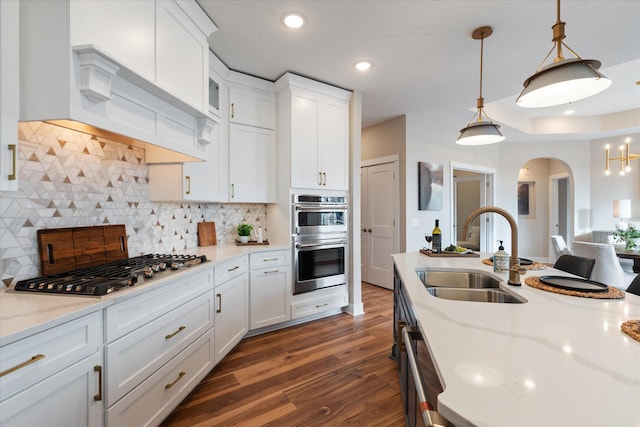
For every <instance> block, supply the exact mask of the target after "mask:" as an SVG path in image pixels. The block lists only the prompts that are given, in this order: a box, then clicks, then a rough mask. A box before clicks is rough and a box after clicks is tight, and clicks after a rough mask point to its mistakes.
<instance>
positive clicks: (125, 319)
mask: <svg viewBox="0 0 640 427" xmlns="http://www.w3.org/2000/svg"><path fill="white" fill-rule="evenodd" d="M212 279H213V275H212V271H211V269H208V270H204V271H199V272H197V273H194V274H191V275H187V276H180V277H178V278H176V279H175V280H174V283H173V285H174V286H172V285H171V284H169V285H163V286H161V287H159V288H158V289H154V290H153V291H150V292H147V293H145V294H143V295H140V296H137V297H135V298H132V299H130V300H127V301H123V302H121V303H118V304H115V305H112V306H110V307H107V309H106V310H105V322H106V327H105V332H106V335H107V337H106V338H107V342H112V341H114V340H116V339H118V338H120V337H122V336H124V335H126V334H128V333H129V332H132V331H134V330H135V329H137V328H139V327H141V326H143V325H144V324H146V323H149V322H151V321H152V320H154V319H157V318H158V317H160V316H163V315H164V314H166V313H167V312H169V311H171V310H173V309H174V308H176V307H178V306H180V305H182V304H184V303H185V302H187V301H189V300H191V299H193V298H195V297H197V296H198V295H200V294H203V293H205V292H207V291H210V290H212V289H213V280H212Z"/></svg>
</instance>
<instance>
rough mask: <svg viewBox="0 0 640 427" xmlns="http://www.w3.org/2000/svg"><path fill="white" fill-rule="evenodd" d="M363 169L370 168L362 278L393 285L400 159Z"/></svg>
mask: <svg viewBox="0 0 640 427" xmlns="http://www.w3.org/2000/svg"><path fill="white" fill-rule="evenodd" d="M362 170H363V175H364V171H365V170H366V178H364V177H363V178H362V182H363V183H364V184H363V185H364V187H363V188H362V190H361V191H362V194H363V196H362V223H361V226H362V230H363V231H361V233H362V234H363V239H362V243H363V246H362V260H363V268H362V278H363V279H362V280H365V281H366V282H368V283H371V284H374V285H378V286H382V287H384V288H387V289H393V260H392V259H391V254H393V253H395V252H397V251H398V240H397V235H398V232H397V228H396V224H397V223H398V211H399V206H398V182H397V180H398V163H397V162H392V163H384V164H380V165H374V166H367V167H364V168H362ZM365 191H366V196H365V195H364V193H365ZM364 230H366V231H364ZM364 235H366V237H365V236H364Z"/></svg>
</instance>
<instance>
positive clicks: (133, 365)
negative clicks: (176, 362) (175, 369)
mask: <svg viewBox="0 0 640 427" xmlns="http://www.w3.org/2000/svg"><path fill="white" fill-rule="evenodd" d="M211 327H213V293H211V292H209V293H206V294H204V295H202V296H200V297H198V298H196V299H194V300H191V301H189V302H187V303H186V304H184V305H183V306H181V307H179V308H177V309H175V310H173V311H171V312H170V313H167V314H166V315H165V316H162V317H160V318H158V319H156V320H154V321H153V322H150V323H148V324H146V325H145V326H143V327H141V328H139V329H136V330H135V331H134V332H132V333H130V334H128V335H126V336H124V337H122V338H120V339H119V340H117V341H115V342H113V343H111V344H109V345H108V346H107V349H106V353H107V362H108V363H109V369H108V370H107V406H111V405H113V404H114V403H115V402H117V401H118V400H119V399H120V398H122V397H123V396H124V395H125V394H127V393H128V392H129V391H131V390H132V389H133V388H134V387H136V386H137V385H138V384H140V383H141V382H142V381H143V380H144V379H145V378H147V377H148V376H150V375H151V374H153V373H154V372H155V371H156V370H158V368H160V367H161V366H162V365H163V364H165V363H166V362H167V361H169V360H170V359H171V358H172V357H174V356H175V355H176V354H178V353H179V352H180V351H182V350H184V348H186V347H187V346H188V345H189V344H190V343H192V342H193V341H194V340H195V339H196V338H197V337H198V336H200V335H202V334H203V333H204V332H205V331H207V330H208V329H210V328H211Z"/></svg>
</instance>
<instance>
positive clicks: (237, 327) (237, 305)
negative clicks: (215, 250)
mask: <svg viewBox="0 0 640 427" xmlns="http://www.w3.org/2000/svg"><path fill="white" fill-rule="evenodd" d="M220 278H222V279H223V280H218V279H220ZM248 292H249V275H248V273H247V256H246V255H245V256H242V257H239V258H236V259H233V260H230V261H225V262H224V263H221V264H219V265H217V266H216V288H215V292H214V293H215V298H216V300H215V324H216V343H215V356H216V357H215V361H216V364H217V363H219V362H220V361H221V360H222V358H223V357H224V356H226V355H227V354H228V353H229V352H230V351H231V350H232V349H233V347H234V346H235V345H236V344H238V343H239V342H240V340H241V339H242V337H244V335H245V334H246V333H247V331H248V330H249V310H248V301H249V295H248Z"/></svg>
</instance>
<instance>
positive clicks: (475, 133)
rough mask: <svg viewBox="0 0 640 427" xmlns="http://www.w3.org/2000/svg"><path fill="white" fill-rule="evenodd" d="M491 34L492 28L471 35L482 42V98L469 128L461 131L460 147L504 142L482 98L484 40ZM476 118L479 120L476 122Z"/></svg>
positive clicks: (476, 30)
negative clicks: (486, 110) (487, 112)
mask: <svg viewBox="0 0 640 427" xmlns="http://www.w3.org/2000/svg"><path fill="white" fill-rule="evenodd" d="M491 34H493V30H492V29H491V27H480V28H477V29H475V30H474V31H473V33H472V34H471V37H473V39H474V40H480V97H479V98H478V102H477V107H478V111H476V113H475V114H474V115H473V117H472V118H471V121H470V122H469V124H468V125H467V127H465V128H464V129H462V130H460V136H459V137H458V139H457V140H456V143H458V144H460V145H486V144H495V143H496V142H500V141H503V140H504V136H503V135H502V134H501V133H500V130H499V128H500V126H499V125H496V124H495V123H493V122H492V121H491V119H490V118H489V116H487V114H486V113H485V112H484V98H483V97H482V59H483V58H482V56H483V50H484V39H485V38H487V37H489V36H490V35H491ZM483 114H484V117H483ZM476 117H477V118H478V119H477V120H476V121H474V119H475V118H476Z"/></svg>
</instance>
